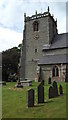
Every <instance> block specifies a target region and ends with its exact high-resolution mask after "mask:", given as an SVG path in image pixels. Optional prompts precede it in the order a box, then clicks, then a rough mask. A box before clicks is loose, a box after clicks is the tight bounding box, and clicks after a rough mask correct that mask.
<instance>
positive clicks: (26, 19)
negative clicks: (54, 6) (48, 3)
mask: <svg viewBox="0 0 68 120" xmlns="http://www.w3.org/2000/svg"><path fill="white" fill-rule="evenodd" d="M47 16H49V17H50V18H51V19H52V20H53V21H54V23H55V25H56V26H57V19H56V20H55V19H54V16H53V15H51V14H50V12H49V8H48V11H47V12H44V13H37V11H36V12H35V15H32V16H26V13H24V21H25V22H27V21H31V20H35V19H39V18H43V17H47Z"/></svg>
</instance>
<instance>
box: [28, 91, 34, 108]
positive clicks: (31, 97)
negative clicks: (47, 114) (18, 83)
mask: <svg viewBox="0 0 68 120" xmlns="http://www.w3.org/2000/svg"><path fill="white" fill-rule="evenodd" d="M27 107H34V90H33V89H30V90H28V91H27Z"/></svg>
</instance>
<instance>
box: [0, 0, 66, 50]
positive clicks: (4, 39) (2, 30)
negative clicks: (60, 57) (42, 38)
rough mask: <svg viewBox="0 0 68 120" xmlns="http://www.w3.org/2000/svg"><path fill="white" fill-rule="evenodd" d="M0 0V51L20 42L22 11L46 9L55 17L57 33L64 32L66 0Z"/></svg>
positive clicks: (33, 11) (41, 10) (31, 13)
mask: <svg viewBox="0 0 68 120" xmlns="http://www.w3.org/2000/svg"><path fill="white" fill-rule="evenodd" d="M53 1H54V0H52V1H51V0H48V1H47V0H0V52H1V51H3V50H6V49H9V48H12V47H15V46H18V45H19V44H20V43H22V39H23V34H22V31H23V26H24V17H23V16H24V13H25V12H26V15H27V16H31V15H33V14H35V11H36V10H37V12H38V13H41V12H42V13H43V12H45V11H47V8H48V6H49V7H50V13H51V14H53V15H54V18H55V19H56V18H57V24H58V33H65V32H66V0H60V2H59V0H55V2H53Z"/></svg>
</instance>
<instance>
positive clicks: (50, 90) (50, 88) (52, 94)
mask: <svg viewBox="0 0 68 120" xmlns="http://www.w3.org/2000/svg"><path fill="white" fill-rule="evenodd" d="M48 97H49V99H50V98H53V97H54V90H53V87H52V86H50V87H49V92H48Z"/></svg>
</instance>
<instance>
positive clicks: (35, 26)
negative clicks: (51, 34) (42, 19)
mask: <svg viewBox="0 0 68 120" xmlns="http://www.w3.org/2000/svg"><path fill="white" fill-rule="evenodd" d="M38 29H39V23H38V22H37V21H35V22H34V23H33V30H34V31H38Z"/></svg>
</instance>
